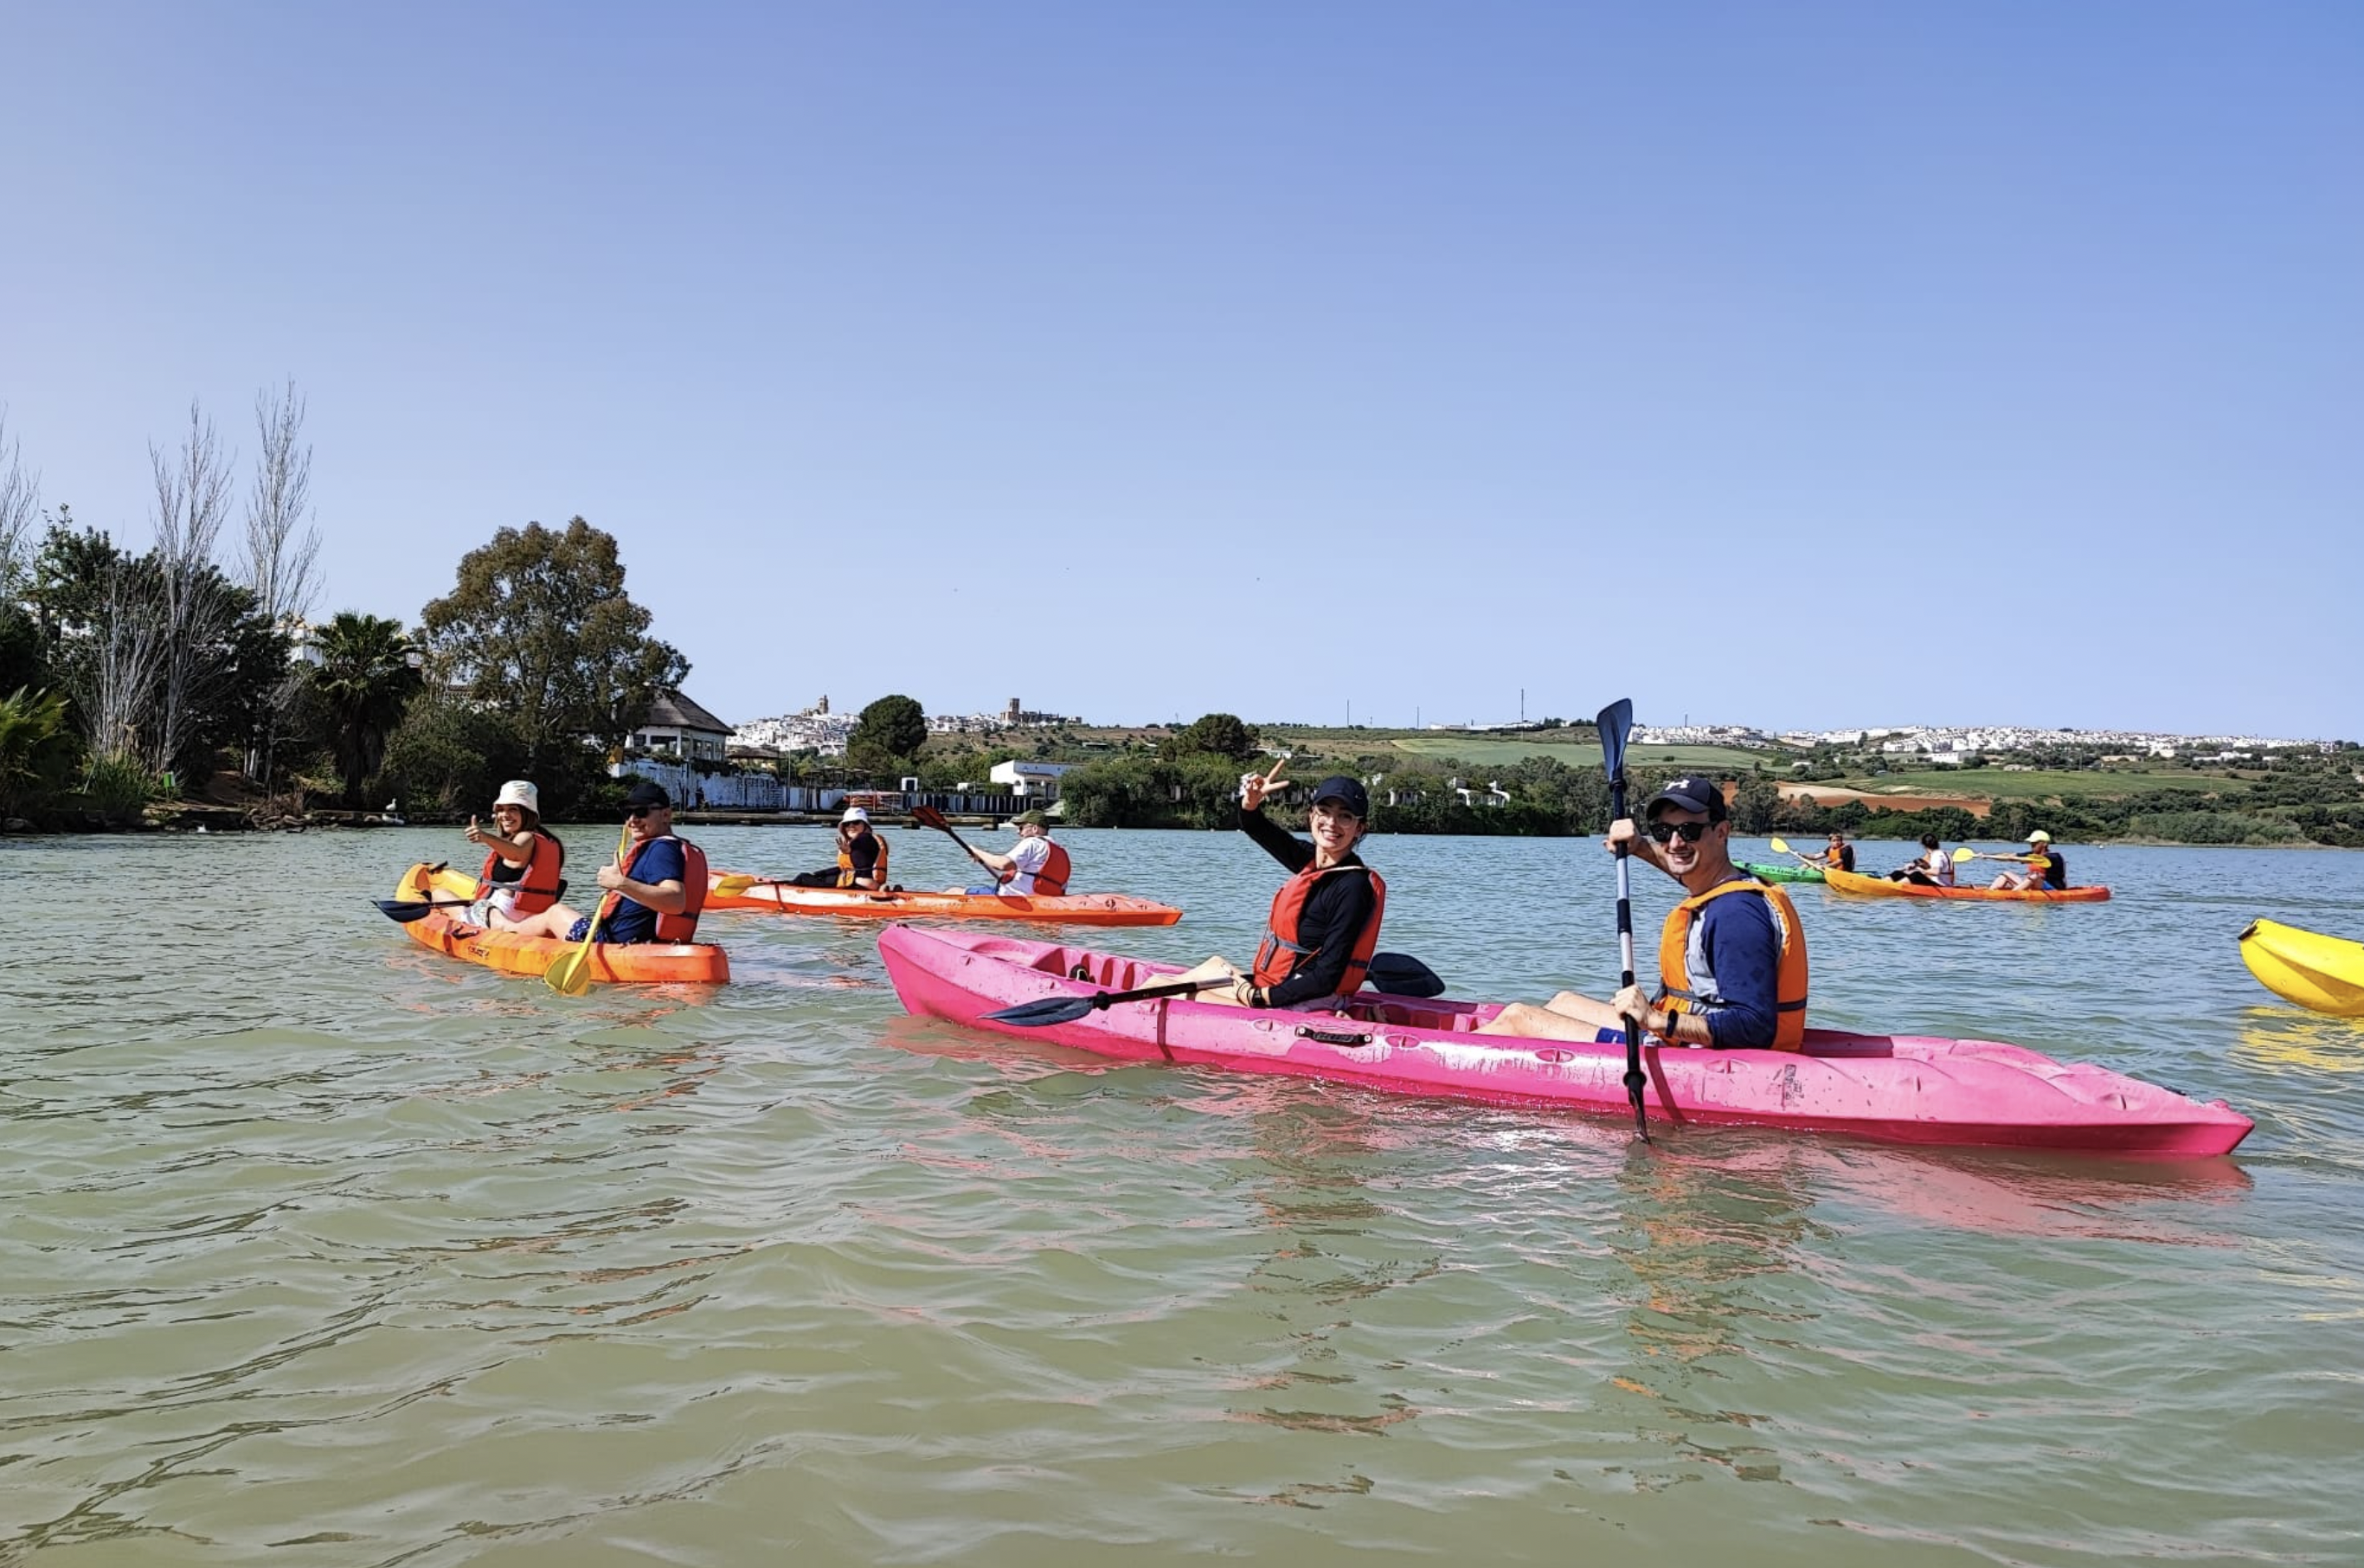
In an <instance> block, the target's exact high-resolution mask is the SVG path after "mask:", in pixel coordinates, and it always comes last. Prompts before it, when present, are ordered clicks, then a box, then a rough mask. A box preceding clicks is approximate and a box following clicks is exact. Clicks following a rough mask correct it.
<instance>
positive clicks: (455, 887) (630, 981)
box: [394, 864, 730, 985]
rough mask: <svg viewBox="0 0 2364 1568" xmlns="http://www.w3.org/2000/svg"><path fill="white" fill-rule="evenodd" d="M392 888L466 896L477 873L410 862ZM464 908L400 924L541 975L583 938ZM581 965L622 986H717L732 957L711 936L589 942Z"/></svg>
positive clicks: (505, 966)
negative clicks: (508, 925) (479, 918)
mask: <svg viewBox="0 0 2364 1568" xmlns="http://www.w3.org/2000/svg"><path fill="white" fill-rule="evenodd" d="M595 891H596V889H595ZM394 895H395V897H396V898H398V899H400V900H402V901H403V902H405V903H416V902H421V901H431V900H436V899H446V898H449V899H458V900H462V901H467V900H472V899H474V897H475V896H476V879H475V878H474V877H473V876H470V875H468V874H467V873H464V872H456V871H453V870H452V868H451V867H449V866H429V865H425V864H420V865H415V866H412V867H411V868H410V869H409V870H408V871H407V872H405V873H402V880H401V881H400V882H399V883H397V884H396V885H395V891H394ZM464 913H465V911H464V910H444V909H433V910H429V912H428V913H427V914H426V915H425V916H424V917H421V918H419V919H416V920H412V921H409V922H407V924H405V925H404V926H403V928H402V929H404V930H406V931H408V932H409V933H410V936H411V940H413V941H416V942H418V944H419V945H420V946H422V947H429V948H433V949H434V950H435V951H437V952H440V953H443V954H446V955H447V956H449V957H452V958H464V959H466V960H467V961H468V962H471V963H481V964H483V965H484V966H485V968H486V969H491V970H497V971H499V972H500V973H503V974H530V975H535V976H539V975H541V973H543V972H544V971H546V970H548V969H549V968H550V965H551V963H552V961H553V960H555V959H556V958H557V957H558V956H559V955H560V954H562V953H567V952H572V951H574V949H575V948H577V947H579V946H580V945H581V944H580V943H578V942H569V941H561V940H558V939H557V938H555V937H520V936H517V935H515V934H513V933H511V932H508V931H488V930H485V929H483V928H482V927H479V926H471V925H467V924H465V923H463V921H462V920H460V919H457V918H455V916H458V915H462V914H464ZM584 968H585V972H586V973H588V974H589V975H590V976H591V978H592V979H594V980H597V981H604V982H608V983H612V984H624V985H659V984H700V985H720V984H725V983H726V982H728V981H729V980H730V960H729V959H728V958H726V957H724V956H723V952H722V950H721V949H720V948H719V947H717V946H715V945H714V944H713V943H712V942H594V943H593V944H592V945H591V956H590V957H589V958H588V959H587V960H585V964H584Z"/></svg>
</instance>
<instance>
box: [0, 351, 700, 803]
mask: <svg viewBox="0 0 2364 1568" xmlns="http://www.w3.org/2000/svg"><path fill="white" fill-rule="evenodd" d="M304 417H305V403H304V400H303V398H302V397H301V395H299V394H298V393H297V392H296V388H295V387H294V386H292V385H290V386H288V387H285V388H284V389H279V390H276V391H266V392H265V393H263V394H262V395H260V396H259V397H258V398H257V399H256V403H255V424H256V432H257V437H258V450H259V454H260V455H259V456H258V458H257V460H256V462H255V465H254V468H253V471H252V473H251V478H250V481H249V484H248V485H247V489H246V498H245V517H244V523H245V526H244V528H243V531H242V535H240V537H239V538H238V539H235V540H234V541H232V542H233V543H235V544H236V545H237V546H239V548H235V549H233V548H228V547H227V546H226V544H225V535H226V533H227V532H228V531H229V530H228V528H227V525H228V524H229V520H230V515H231V512H232V510H233V505H234V495H233V492H234V490H235V489H236V483H235V475H234V473H233V470H234V467H235V462H236V460H235V457H234V456H233V455H232V454H230V453H229V451H228V450H226V448H225V447H224V445H223V443H222V442H221V440H220V439H219V438H218V436H217V433H216V430H215V428H214V425H213V422H212V421H211V420H210V419H208V418H207V417H206V415H205V412H204V410H203V409H202V408H201V407H198V406H192V407H191V409H190V412H189V423H188V428H187V429H186V431H185V432H184V435H183V436H182V437H181V439H179V440H177V441H176V442H175V443H174V444H173V447H172V448H170V449H169V450H165V449H160V448H158V447H156V446H155V445H153V444H151V446H150V448H149V462H150V468H151V475H152V479H153V484H154V490H153V500H152V503H151V516H150V522H151V526H152V532H153V538H154V542H153V543H152V544H151V546H150V548H149V549H148V550H145V551H144V552H134V551H132V550H128V549H126V548H125V547H123V546H122V545H120V544H118V543H117V542H116V540H115V539H113V538H112V537H111V536H110V535H109V534H108V533H107V532H106V530H105V529H103V528H91V527H87V526H84V525H83V524H82V523H80V522H79V521H78V520H77V519H76V518H75V517H74V515H73V512H72V507H71V506H68V505H66V504H63V503H61V504H58V505H56V506H43V505H42V502H41V496H40V479H39V473H38V472H36V471H33V470H31V469H28V467H27V465H26V464H25V462H24V461H23V454H22V451H21V449H20V447H19V446H18V445H17V444H16V443H13V442H11V441H9V440H8V439H7V432H6V426H5V423H0V819H6V821H7V822H8V823H10V824H11V825H17V826H35V827H50V828H124V827H133V826H138V825H139V824H140V823H141V822H142V821H143V819H144V818H145V817H146V816H147V814H148V812H149V809H150V808H151V806H154V805H156V804H157V803H159V802H168V801H169V802H175V803H187V802H206V803H210V804H212V805H214V806H219V807H224V808H230V809H236V810H238V811H240V812H241V813H242V815H243V817H245V818H246V819H247V820H250V821H251V822H254V823H256V824H258V825H263V826H273V825H280V824H285V823H300V822H302V821H304V820H306V819H307V814H308V813H309V812H310V811H312V810H314V809H316V808H317V807H319V806H327V805H330V804H334V805H336V806H341V807H342V808H344V809H345V810H346V811H347V812H349V813H357V812H359V811H361V810H362V808H364V807H365V806H367V805H368V803H370V802H374V801H384V800H393V799H397V798H398V799H401V800H404V801H411V802H416V803H417V805H418V808H419V809H422V810H425V811H428V812H430V813H431V812H435V811H452V812H457V811H461V810H463V809H466V808H468V807H470V806H476V805H478V804H480V803H482V802H484V801H488V800H490V799H491V798H492V795H493V793H494V791H495V790H496V788H497V786H498V784H499V783H500V781H501V780H503V779H505V778H511V777H530V778H535V779H537V780H538V782H539V783H540V784H541V790H542V799H543V802H544V806H545V808H546V809H547V810H548V811H549V812H550V813H551V814H552V815H553V816H557V815H563V814H565V813H568V812H571V811H574V810H580V809H596V810H602V811H604V810H605V808H606V807H607V806H609V805H612V803H613V799H614V798H615V797H619V796H620V794H621V789H622V786H621V785H620V784H618V783H617V782H616V781H614V780H611V779H610V778H608V773H607V764H608V759H609V757H610V756H612V755H616V754H618V751H617V748H619V747H620V745H621V743H622V741H623V740H624V738H625V737H626V735H628V734H629V733H630V729H631V728H632V727H633V726H634V725H635V724H637V723H639V722H640V721H641V718H642V717H644V716H645V715H646V713H647V711H648V707H649V705H650V702H651V700H652V698H653V696H654V695H655V694H656V692H657V691H658V689H660V688H661V687H663V686H670V685H676V684H679V683H680V681H681V679H682V677H683V675H684V674H686V672H687V669H688V664H687V662H686V661H685V660H684V659H683V658H682V657H681V655H680V653H679V652H677V651H675V650H674V649H673V648H672V647H670V646H669V645H667V644H665V643H663V642H662V641H659V640H657V639H654V638H652V637H651V636H650V635H649V625H650V616H649V613H648V611H647V610H645V609H643V608H641V607H640V606H637V605H635V604H633V603H632V601H631V598H630V595H629V594H627V593H626V592H625V590H624V567H623V563H622V561H621V559H620V556H619V551H618V550H617V546H616V541H615V539H613V538H612V537H610V536H609V535H608V534H605V533H603V532H601V531H600V530H598V529H597V528H592V527H591V526H590V525H589V524H588V523H586V522H585V521H584V520H583V519H582V518H580V517H576V518H574V519H573V520H572V521H570V522H569V523H568V524H567V526H566V527H565V528H563V529H550V528H542V527H541V525H540V524H528V525H527V526H526V527H525V528H522V529H519V528H503V529H501V530H499V531H498V532H497V533H496V535H495V536H494V538H493V539H492V541H491V542H490V543H488V544H486V545H485V546H484V547H483V548H481V549H479V550H473V551H471V552H469V554H468V555H467V556H465V557H464V558H463V560H462V561H461V562H460V564H459V568H458V572H457V575H456V580H455V583H454V585H453V588H452V592H451V593H450V594H448V595H445V596H443V597H442V598H440V599H437V600H436V601H434V602H433V603H431V604H429V605H428V606H425V607H424V608H423V609H422V610H421V612H420V615H419V618H418V624H417V626H416V628H410V629H406V628H405V627H404V626H403V624H402V623H401V622H399V621H396V620H393V619H390V618H387V617H379V616H375V615H370V614H367V613H364V612H362V611H358V610H340V611H338V612H336V613H335V614H333V615H331V616H329V617H328V618H326V619H325V620H322V621H319V622H318V623H315V622H314V621H313V620H311V619H310V618H309V617H310V616H311V613H312V610H313V606H314V605H315V602H316V601H317V599H318V596H319V591H320V586H321V585H320V584H319V582H318V577H317V573H316V569H315V563H316V561H317V557H318V549H319V536H318V528H317V527H316V526H315V524H314V521H313V508H312V505H311V499H310V473H311V450H310V448H309V447H308V446H307V445H305V444H304V442H303V439H302V431H303V424H304Z"/></svg>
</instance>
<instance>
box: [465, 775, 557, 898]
mask: <svg viewBox="0 0 2364 1568" xmlns="http://www.w3.org/2000/svg"><path fill="white" fill-rule="evenodd" d="M467 838H468V842H470V843H472V844H481V845H483V846H484V847H485V863H484V865H483V866H482V867H480V868H479V869H478V870H477V872H476V892H477V898H476V902H475V903H474V904H472V905H470V906H468V915H467V918H468V922H469V924H471V925H476V926H483V927H485V928H487V929H492V930H501V929H505V928H507V927H510V926H518V925H522V924H524V923H525V921H526V920H527V919H528V918H530V917H532V916H535V915H539V914H541V912H542V911H543V910H545V909H547V908H549V907H550V906H552V905H553V904H555V903H557V902H558V899H559V895H561V894H563V893H564V892H565V891H566V880H565V877H564V876H563V874H562V873H563V872H564V870H565V868H566V846H565V845H563V844H562V843H560V842H559V841H558V840H557V839H556V838H555V837H553V836H552V834H551V833H550V831H549V830H548V829H547V828H543V827H542V825H541V791H540V790H538V789H536V788H535V787H534V786H533V785H532V784H530V783H529V782H528V781H526V780H524V779H511V780H510V781H509V782H508V783H507V784H503V785H501V793H500V794H499V795H496V796H494V798H493V826H492V827H491V828H489V829H487V828H484V827H483V826H481V825H480V824H479V823H478V822H477V821H476V819H475V818H474V817H469V818H468V834H467Z"/></svg>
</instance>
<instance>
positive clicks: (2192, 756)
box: [1633, 724, 2334, 767]
mask: <svg viewBox="0 0 2364 1568" xmlns="http://www.w3.org/2000/svg"><path fill="white" fill-rule="evenodd" d="M1633 739H1634V741H1635V743H1637V744H1640V745H1646V746H1735V747H1740V748H1742V749H1744V750H1769V749H1771V748H1773V747H1777V746H1779V747H1786V748H1790V749H1793V750H1798V751H1812V750H1813V749H1814V748H1816V747H1818V746H1832V747H1845V748H1849V749H1851V750H1859V751H1879V752H1881V753H1882V754H1884V755H1887V756H1892V757H1897V758H1899V759H1900V760H1902V761H1907V762H1913V763H1918V764H1924V765H1935V766H1938V767H1950V766H1957V765H1958V764H1960V763H1961V762H1964V761H1965V760H1966V759H1968V758H1970V757H1993V756H2007V755H2010V754H2012V753H2013V752H2031V751H2057V750H2060V749H2062V748H2067V747H2076V748H2079V749H2081V750H2086V751H2091V750H2092V749H2094V748H2097V747H2108V748H2111V751H2110V754H2108V755H2105V756H2103V757H2102V759H2101V760H2102V762H2136V761H2139V760H2141V759H2143V758H2146V757H2158V758H2172V759H2176V760H2179V761H2182V762H2241V761H2245V760H2247V759H2251V758H2254V757H2256V756H2258V754H2259V753H2261V752H2266V751H2285V750H2289V749H2291V748H2294V747H2313V748H2314V749H2315V750H2317V751H2331V750H2332V749H2333V746H2334V743H2333V742H2331V741H2328V740H2287V739H2281V738H2277V737H2272V736H2265V735H2171V734H2167V733H2164V732H2160V731H2156V730H2147V729H2039V728H2032V727H2029V726H2025V725H2010V724H1999V725H1961V726H1937V725H1923V724H1909V725H1900V726H1895V727H1891V728H1863V729H1787V730H1782V731H1779V733H1776V732H1774V731H1772V730H1766V729H1756V728H1750V727H1749V726H1746V725H1740V724H1666V725H1636V726H1635V727H1634V736H1633Z"/></svg>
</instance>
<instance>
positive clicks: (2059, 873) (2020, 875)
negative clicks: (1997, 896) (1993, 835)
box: [1979, 828, 2069, 893]
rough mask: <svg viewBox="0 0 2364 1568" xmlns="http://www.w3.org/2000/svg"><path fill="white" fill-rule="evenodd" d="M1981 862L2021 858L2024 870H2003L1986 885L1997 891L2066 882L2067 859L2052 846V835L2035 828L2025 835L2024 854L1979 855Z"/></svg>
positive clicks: (2064, 884) (2030, 889)
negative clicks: (2025, 849)
mask: <svg viewBox="0 0 2364 1568" xmlns="http://www.w3.org/2000/svg"><path fill="white" fill-rule="evenodd" d="M1979 859H1980V860H1982V861H2024V862H2026V864H2027V869H2026V870H2025V871H2024V872H2012V871H2007V872H2004V873H2002V875H2000V876H1998V877H1996V878H1995V879H1994V881H1992V882H1991V883H1990V884H1987V885H1988V886H1990V888H1992V889H1993V890H1994V891H1996V892H1998V893H2002V892H2005V891H2009V892H2016V893H2033V892H2037V891H2040V890H2044V889H2051V890H2055V891H2057V890H2058V889H2060V888H2064V887H2067V886H2068V885H2069V861H2068V858H2067V857H2066V856H2064V855H2063V854H2061V852H2060V851H2057V850H2056V849H2054V848H2053V847H2052V835H2051V834H2049V833H2047V832H2046V831H2045V830H2044V829H2043V828H2037V829H2036V830H2035V832H2033V833H2030V834H2029V835H2028V836H2027V853H2026V854H2024V855H1980V856H1979Z"/></svg>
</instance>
